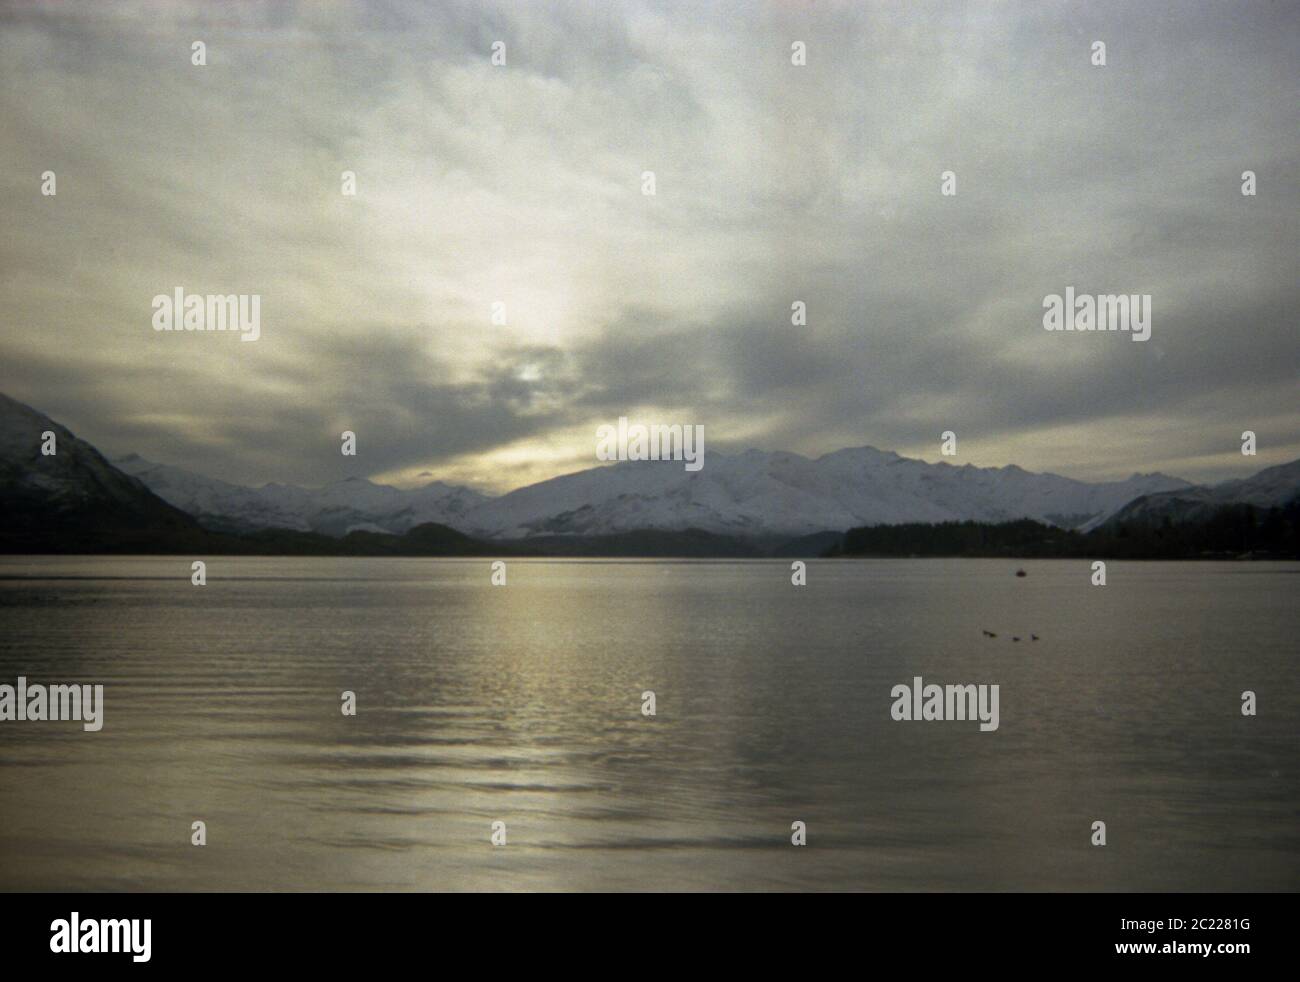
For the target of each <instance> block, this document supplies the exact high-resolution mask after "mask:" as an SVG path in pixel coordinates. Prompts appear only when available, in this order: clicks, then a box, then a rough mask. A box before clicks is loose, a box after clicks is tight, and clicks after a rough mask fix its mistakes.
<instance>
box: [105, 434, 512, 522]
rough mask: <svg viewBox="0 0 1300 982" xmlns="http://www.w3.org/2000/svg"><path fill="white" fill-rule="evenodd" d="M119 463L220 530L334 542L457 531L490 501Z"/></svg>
mask: <svg viewBox="0 0 1300 982" xmlns="http://www.w3.org/2000/svg"><path fill="white" fill-rule="evenodd" d="M117 464H118V466H120V467H121V468H122V469H123V470H124V471H126V472H127V473H129V474H133V475H134V476H136V477H138V478H139V479H140V480H141V481H143V482H144V483H145V484H146V485H148V486H149V487H150V488H151V489H152V490H153V491H154V492H155V493H156V494H157V495H158V496H159V497H161V498H162V499H163V500H164V501H167V502H169V503H171V504H173V505H175V506H176V507H177V508H180V509H181V510H182V511H187V512H189V513H190V514H191V515H194V516H195V517H196V518H198V519H199V521H200V522H201V523H202V524H203V525H205V526H206V527H208V528H211V529H215V530H219V531H236V532H238V531H248V530H253V529H261V528H283V529H293V530H295V531H299V532H319V533H322V534H324V535H333V536H342V535H346V534H347V533H348V532H351V531H354V530H364V531H371V532H391V533H394V534H401V533H403V532H406V531H407V530H408V529H411V528H414V527H415V526H417V525H423V524H424V523H426V522H437V523H439V524H443V525H452V526H455V525H456V524H457V518H458V517H459V516H461V515H463V514H464V513H466V512H468V511H469V510H471V509H472V508H474V507H475V506H477V505H479V504H480V503H482V502H484V501H486V500H488V499H487V498H486V497H485V496H484V495H482V494H479V493H478V492H477V491H472V490H470V489H469V488H460V487H453V486H451V485H448V484H443V483H442V482H441V481H435V482H433V483H431V484H427V485H425V486H424V487H421V488H414V489H410V490H403V489H401V488H395V487H390V486H389V485H387V484H375V483H374V482H372V481H368V480H366V479H365V478H363V477H348V478H344V479H343V480H341V481H335V482H334V483H333V484H327V485H326V486H325V487H322V488H305V487H298V486H297V485H293V484H264V485H263V486H262V487H260V488H247V487H242V486H240V485H237V484H229V483H227V482H225V481H221V480H218V479H216V478H212V477H205V476H204V475H201V474H195V473H194V472H192V471H186V470H182V469H181V468H179V467H169V466H167V465H164V464H155V463H152V462H150V461H148V460H145V459H144V458H143V457H140V456H139V455H138V454H127V455H126V456H124V457H121V458H119V459H118V461H117Z"/></svg>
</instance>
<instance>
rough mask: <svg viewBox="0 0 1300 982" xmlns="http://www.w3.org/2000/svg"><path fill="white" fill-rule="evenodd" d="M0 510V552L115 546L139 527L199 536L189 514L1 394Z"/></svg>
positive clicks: (51, 422) (67, 432)
mask: <svg viewBox="0 0 1300 982" xmlns="http://www.w3.org/2000/svg"><path fill="white" fill-rule="evenodd" d="M47 434H48V436H47ZM51 437H52V440H51ZM45 448H48V449H50V450H52V451H53V452H52V453H45V452H43V450H44V449H45ZM0 506H2V510H3V513H4V522H3V527H2V528H0V546H3V547H4V548H5V549H6V550H11V549H21V548H22V547H24V546H25V545H27V544H30V543H41V544H42V545H43V546H44V547H55V549H56V551H78V550H80V549H84V548H89V547H93V546H109V547H115V548H118V547H126V546H127V545H129V544H130V543H131V542H133V541H136V540H137V538H138V535H139V533H141V532H143V531H146V530H149V531H161V532H164V533H166V534H170V535H174V536H178V537H182V536H187V535H193V534H197V533H198V531H199V530H198V526H197V525H195V523H194V520H193V519H192V518H190V516H189V515H186V514H183V513H182V512H181V511H178V510H177V509H175V508H173V507H172V506H171V505H169V504H167V503H166V502H164V501H162V500H160V499H159V498H158V497H157V496H156V495H154V494H153V492H151V491H150V490H149V489H148V488H147V487H145V486H144V485H143V484H142V483H141V482H139V481H137V480H136V479H135V478H133V477H130V476H129V475H127V474H123V473H122V472H121V471H119V470H118V469H117V468H115V467H113V466H112V464H110V463H109V462H108V461H107V460H105V459H104V457H103V456H102V455H101V454H100V452H99V451H98V450H96V449H95V448H94V447H92V446H91V445H90V444H89V443H87V442H86V441H85V440H82V439H79V438H78V437H77V436H75V435H74V434H73V433H72V432H71V431H70V430H68V429H67V427H64V426H61V425H60V424H58V423H56V422H54V420H52V419H50V418H49V417H48V416H46V415H44V414H43V413H39V412H37V411H36V410H35V409H32V408H31V407H30V406H25V405H23V404H22V403H21V402H17V401H15V400H13V399H10V398H9V397H8V396H6V395H3V394H0Z"/></svg>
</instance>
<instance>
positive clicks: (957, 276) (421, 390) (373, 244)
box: [0, 0, 1300, 490]
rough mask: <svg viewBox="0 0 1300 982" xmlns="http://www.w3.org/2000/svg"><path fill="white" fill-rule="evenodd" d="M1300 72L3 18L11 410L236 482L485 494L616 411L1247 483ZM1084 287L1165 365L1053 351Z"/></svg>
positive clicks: (1294, 215) (952, 33)
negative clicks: (1243, 441)
mask: <svg viewBox="0 0 1300 982" xmlns="http://www.w3.org/2000/svg"><path fill="white" fill-rule="evenodd" d="M195 40H201V41H203V42H204V43H205V44H206V46H207V61H208V64H207V65H206V66H205V67H196V66H193V65H191V63H190V45H191V43H192V42H193V41H195ZM1094 40H1102V41H1104V42H1105V43H1106V46H1107V65H1106V67H1104V68H1098V67H1094V66H1093V65H1092V64H1091V63H1090V54H1091V51H1090V49H1091V44H1092V42H1093V41H1094ZM494 41H504V42H505V44H506V46H507V47H506V51H507V59H508V63H507V65H506V66H505V67H495V66H493V65H492V64H491V62H490V57H491V49H492V44H493V42H494ZM794 41H804V42H806V44H807V52H808V55H807V62H808V63H807V65H806V66H802V67H799V66H794V65H792V64H791V59H790V54H791V43H792V42H794ZM1298 68H1300V5H1297V4H1294V3H1274V2H1241V3H1231V4H1228V3H1212V2H1204V3H1169V4H1166V3H1159V2H1148V0H1144V2H1141V3H1132V2H1125V3H1106V2H1089V3H1087V4H1083V3H1077V2H1069V3H1050V2H1048V3H1045V2H1032V3H1030V2H1026V3H996V4H994V3H988V4H973V3H971V4H968V3H955V2H948V3H934V4H928V3H917V2H913V0H909V2H907V3H905V4H904V3H880V4H866V3H844V4H835V3H825V2H820V0H819V2H818V3H816V4H812V3H794V2H786V3H767V4H758V3H755V4H750V3H725V4H724V3H701V2H683V3H649V2H627V0H603V2H591V3H560V2H555V0H546V2H544V3H543V2H519V0H509V2H502V3H500V4H489V3H432V4H426V3H411V4H404V3H379V2H376V3H370V4H329V3H302V4H266V5H260V4H255V3H247V4H243V3H241V4H229V5H224V4H223V5H215V4H194V5H185V4H173V3H165V4H144V3H141V4H123V5H116V4H115V5H111V6H110V5H107V4H99V3H87V4H83V5H78V4H67V3H60V4H51V5H49V6H46V5H43V4H30V3H7V4H3V5H0V129H2V132H3V135H4V139H3V141H2V142H0V194H2V200H3V203H4V212H5V221H4V231H3V235H0V284H2V289H3V296H4V310H5V326H4V330H3V334H2V336H0V390H3V391H4V392H6V393H8V394H9V395H12V396H14V397H15V398H18V399H20V400H22V401H24V402H28V403H30V404H32V405H33V406H35V407H36V408H38V409H40V410H42V411H43V412H46V413H48V414H49V415H51V416H53V417H54V418H55V419H57V420H59V421H60V422H63V423H65V424H66V425H68V426H69V427H70V428H72V429H73V430H74V432H76V433H77V434H78V435H80V436H82V437H84V438H86V439H89V440H90V441H92V442H93V443H95V444H96V445H98V446H100V447H101V449H104V450H105V451H106V452H109V453H111V454H122V453H126V452H129V451H135V452H138V453H140V454H142V455H144V456H146V457H149V458H151V459H154V460H158V461H161V462H164V463H171V464H176V465H179V466H183V467H187V468H191V469H194V470H198V471H201V472H203V473H207V474H211V475H213V476H218V477H223V478H225V479H228V480H235V481H241V482H246V483H262V482H266V481H282V482H295V483H306V484H316V483H324V482H326V481H330V480H336V479H339V478H342V477H346V476H350V475H354V474H360V475H364V476H368V477H372V478H377V479H384V480H392V481H410V480H415V479H417V476H420V475H428V476H436V477H440V478H443V479H445V480H449V481H457V482H465V483H474V484H476V485H478V486H480V487H484V488H489V489H494V490H505V489H509V488H511V487H515V486H518V485H521V484H525V483H528V482H530V481H533V480H538V479H541V478H544V477H549V476H553V475H555V474H558V473H566V472H569V471H573V470H578V469H581V468H584V467H590V466H595V464H596V463H597V461H596V460H595V455H594V451H595V436H594V434H595V428H596V427H597V426H598V425H599V424H601V423H605V422H612V421H614V420H616V419H617V417H618V416H620V415H626V416H630V417H633V418H635V419H639V420H641V421H644V422H681V423H688V422H689V423H702V424H704V426H705V431H706V437H707V446H708V447H709V449H711V450H712V449H719V450H724V451H736V450H743V449H746V448H748V447H757V448H760V449H765V450H791V451H796V452H799V453H804V454H807V455H810V456H815V455H817V454H820V453H825V452H828V451H831V450H835V449H839V448H841V447H845V446H860V445H863V444H871V445H874V446H877V447H881V448H883V449H890V450H897V451H898V452H900V453H904V454H907V455H910V456H918V457H924V458H926V459H930V460H936V459H939V440H940V433H941V432H942V431H944V430H949V429H951V430H954V431H956V433H957V436H958V449H959V457H958V460H957V462H958V463H966V462H969V463H975V464H978V465H981V466H989V465H997V466H1001V465H1004V464H1008V463H1016V464H1019V465H1020V466H1023V467H1025V468H1028V469H1030V470H1054V471H1057V472H1059V473H1064V474H1068V475H1070V476H1073V477H1079V478H1084V479H1103V478H1111V477H1123V476H1127V475H1128V474H1129V473H1132V472H1133V471H1150V470H1163V471H1165V472H1168V473H1173V474H1177V475H1179V476H1182V477H1187V478H1189V479H1193V480H1196V479H1218V478H1224V477H1230V476H1244V475H1245V474H1247V473H1251V472H1253V471H1255V470H1257V469H1259V468H1262V467H1264V466H1267V465H1269V464H1273V463H1281V462H1283V461H1286V460H1291V459H1294V458H1296V457H1300V416H1298V415H1297V412H1296V405H1297V402H1296V396H1297V381H1298V380H1300V354H1298V352H1300V346H1298V345H1297V333H1298V327H1297V325H1298V323H1300V318H1298V317H1297V311H1300V275H1297V274H1298V273H1300V263H1298V262H1297V257H1298V256H1300V219H1298V215H1300V209H1298V206H1300V185H1298V178H1297V174H1298V173H1300V170H1298V166H1297V165H1298V164H1300V152H1298V151H1297V145H1298V144H1297V133H1300V91H1298V89H1300V85H1298V80H1300V71H1298V70H1297V69H1298ZM46 170H52V171H54V172H55V173H56V174H57V181H58V185H57V186H58V193H57V195H56V196H55V197H45V196H42V195H41V193H40V175H41V173H42V172H43V171H46ZM345 170H351V171H355V172H356V174H357V184H358V193H357V195H356V196H355V197H345V196H344V195H342V194H341V193H340V173H341V172H342V171H345ZM647 170H648V171H654V173H655V177H656V184H657V194H656V195H655V196H653V197H648V196H645V195H643V194H642V193H641V185H642V180H641V175H642V172H643V171H647ZM945 170H951V171H954V172H955V173H956V175H957V192H958V193H957V195H956V196H955V197H944V196H941V195H940V193H939V190H940V174H941V172H943V171H945ZM1244 170H1253V171H1255V172H1256V174H1257V175H1258V186H1259V189H1258V195H1257V196H1256V197H1244V196H1243V195H1242V194H1241V173H1242V171H1244ZM176 286H182V287H184V288H185V289H186V290H187V291H189V292H193V293H221V294H227V293H246V294H254V293H255V294H260V295H261V297H262V328H261V339H260V340H259V341H258V342H256V343H240V342H239V341H238V340H237V338H236V337H233V336H229V335H220V334H185V333H177V334H166V333H158V332H155V331H154V330H152V328H151V326H150V319H151V316H152V308H151V306H150V301H151V299H152V297H153V296H154V295H155V294H158V293H170V292H171V291H172V289H173V288H174V287H176ZM1067 286H1073V287H1075V288H1076V289H1077V290H1078V291H1080V292H1086V293H1119V292H1122V293H1139V294H1150V295H1151V296H1152V306H1153V311H1154V316H1153V327H1152V337H1151V340H1150V341H1148V342H1146V343H1134V342H1133V341H1132V340H1131V339H1130V337H1129V336H1128V335H1126V334H1080V335H1076V334H1056V333H1049V332H1047V331H1044V330H1043V328H1042V301H1043V298H1044V296H1045V295H1047V294H1050V293H1063V292H1064V290H1065V288H1066V287H1067ZM796 300H802V301H805V302H806V303H807V305H808V318H809V323H808V324H807V326H802V327H800V326H794V325H792V324H791V323H790V305H791V303H792V302H793V301H796ZM494 301H504V302H505V304H506V305H507V306H506V311H507V318H508V322H507V324H506V325H504V326H501V325H494V324H493V323H492V320H491V314H492V304H493V302H494ZM345 429H350V430H353V431H355V432H356V433H357V438H358V440H357V444H358V456H357V457H355V458H349V457H343V456H342V455H341V454H340V453H339V434H340V432H341V431H342V430H345ZM1247 429H1249V430H1254V431H1255V432H1256V433H1257V434H1258V436H1259V447H1260V450H1259V456H1258V457H1255V458H1243V457H1242V456H1241V454H1240V452H1239V446H1240V435H1241V432H1242V431H1243V430H1247Z"/></svg>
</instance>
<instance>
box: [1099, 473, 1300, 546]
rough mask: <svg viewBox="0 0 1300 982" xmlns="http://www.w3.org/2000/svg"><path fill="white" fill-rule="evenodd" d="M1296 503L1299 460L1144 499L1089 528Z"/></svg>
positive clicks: (1184, 519) (1180, 519) (1299, 485)
mask: <svg viewBox="0 0 1300 982" xmlns="http://www.w3.org/2000/svg"><path fill="white" fill-rule="evenodd" d="M1298 499H1300V460H1293V461H1291V462H1290V463H1289V464H1279V465H1277V466H1276V467H1268V468H1265V469H1264V470H1262V471H1260V472H1259V473H1258V474H1254V475H1252V476H1250V477H1246V478H1238V479H1235V480H1231V481H1224V482H1223V483H1222V484H1216V485H1214V486H1213V487H1190V488H1183V489H1179V490H1173V491H1165V492H1162V493H1158V494H1149V495H1145V496H1143V497H1140V498H1137V499H1135V500H1133V501H1131V502H1129V503H1128V504H1127V505H1125V506H1124V507H1123V508H1121V509H1119V510H1118V511H1117V512H1115V513H1114V514H1112V515H1109V516H1105V517H1104V518H1102V519H1101V520H1097V521H1094V522H1091V523H1089V525H1090V526H1091V527H1094V528H1095V527H1097V526H1100V525H1109V524H1119V523H1121V522H1136V523H1141V524H1153V523H1156V522H1162V521H1164V520H1165V519H1166V518H1168V519H1169V520H1170V521H1174V522H1187V521H1199V520H1201V519H1204V518H1208V517H1209V516H1210V515H1211V514H1212V513H1213V512H1214V511H1215V510H1216V509H1219V508H1223V507H1224V506H1226V505H1254V506H1255V507H1256V508H1265V509H1267V508H1281V507H1283V506H1285V505H1288V504H1290V503H1291V502H1293V501H1296V500H1298ZM1090 530H1091V529H1089V531H1090Z"/></svg>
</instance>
